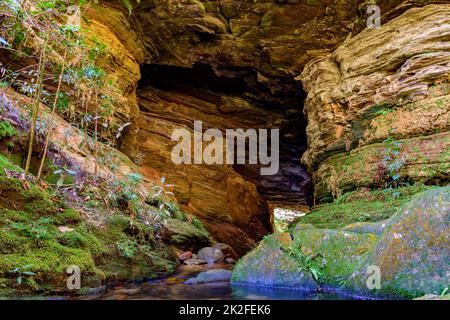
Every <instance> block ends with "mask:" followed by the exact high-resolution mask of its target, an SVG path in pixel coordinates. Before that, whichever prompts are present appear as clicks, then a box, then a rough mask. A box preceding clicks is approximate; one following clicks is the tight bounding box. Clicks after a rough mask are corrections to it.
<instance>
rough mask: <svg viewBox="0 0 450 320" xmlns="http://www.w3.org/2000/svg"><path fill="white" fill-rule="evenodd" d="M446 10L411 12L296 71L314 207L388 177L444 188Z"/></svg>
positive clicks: (449, 68) (449, 69)
mask: <svg viewBox="0 0 450 320" xmlns="http://www.w3.org/2000/svg"><path fill="white" fill-rule="evenodd" d="M449 13H450V7H449V6H448V5H429V6H426V7H424V8H415V9H411V10H409V11H407V12H405V13H404V14H403V15H401V16H399V17H398V18H396V19H394V20H392V21H390V22H388V23H386V24H385V25H383V26H382V28H380V29H377V30H369V29H367V30H364V31H363V32H361V33H360V34H358V35H357V36H355V37H353V38H352V39H350V40H348V41H346V42H345V43H344V44H343V45H342V46H340V47H339V48H338V49H337V50H336V51H335V52H334V53H333V54H331V55H327V56H324V57H320V58H317V59H314V60H313V61H311V62H310V63H309V64H308V65H307V66H306V67H305V70H304V72H303V73H302V75H301V76H300V77H299V79H301V80H302V83H303V85H304V87H305V90H306V91H308V97H307V100H306V104H305V114H306V116H307V121H308V127H307V134H308V150H307V151H306V153H305V154H304V155H303V162H304V163H305V164H307V166H308V168H309V170H310V171H311V172H313V183H314V186H315V199H316V201H317V202H321V201H327V200H328V201H329V200H330V199H331V196H332V195H333V196H335V197H336V196H338V195H339V194H342V193H343V192H346V191H349V190H353V189H355V188H358V187H380V186H383V185H384V184H385V183H386V182H392V179H393V178H394V179H398V178H400V177H401V179H403V180H405V181H421V182H430V181H433V182H437V181H448V179H449V175H448V173H449V172H450V167H449V159H450V158H449V154H448V150H449V145H448V137H449V133H448V130H449V125H450V109H449V106H450V96H449V88H450V87H449V74H450V64H449V63H450V55H449V54H450V41H449V38H448V36H447V35H448V33H449V32H450V29H449V28H448V26H449V23H448V22H449V17H450V14H449ZM424 30H426V32H424Z"/></svg>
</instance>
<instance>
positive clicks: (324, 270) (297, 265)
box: [233, 187, 450, 298]
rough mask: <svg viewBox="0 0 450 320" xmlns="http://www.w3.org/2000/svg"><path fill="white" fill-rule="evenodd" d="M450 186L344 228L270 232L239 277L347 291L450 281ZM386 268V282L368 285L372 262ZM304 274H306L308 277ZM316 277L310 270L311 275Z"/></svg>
mask: <svg viewBox="0 0 450 320" xmlns="http://www.w3.org/2000/svg"><path fill="white" fill-rule="evenodd" d="M449 214H450V187H442V188H435V189H432V190H428V191H425V192H421V193H419V194H417V195H415V196H413V197H412V200H411V201H409V202H408V203H407V204H405V205H404V206H403V207H401V208H400V209H399V210H398V211H397V213H396V214H395V215H393V216H392V217H391V218H389V219H387V220H384V221H381V222H379V223H357V224H353V225H350V226H347V227H345V228H343V229H341V230H330V229H318V228H315V227H314V226H311V225H304V224H298V226H296V227H294V228H293V229H292V233H291V235H290V236H291V237H292V238H293V241H289V240H290V236H289V234H284V237H280V235H271V236H269V237H267V238H266V239H265V240H264V241H262V242H261V243H260V244H259V246H258V247H257V248H256V249H254V250H253V251H251V252H250V253H249V254H247V255H246V256H244V257H243V258H242V259H241V260H240V261H239V262H238V264H237V265H236V267H235V269H234V272H233V283H234V284H236V285H248V284H250V285H256V286H270V287H290V288H295V289H305V288H310V289H311V288H312V287H313V286H310V284H311V283H310V282H308V281H305V279H308V276H311V275H312V276H313V277H314V278H315V279H316V280H317V282H318V285H320V286H323V287H324V288H328V289H330V288H331V289H332V290H336V289H338V288H339V289H340V290H344V291H346V292H348V293H349V294H358V295H361V294H362V295H374V296H380V295H381V296H402V297H411V298H414V297H419V296H421V295H424V294H426V293H431V294H441V293H442V292H444V290H445V288H447V287H448V283H449V280H450V269H449V267H448V261H449V258H450V250H449V249H448V244H449V240H450V239H449V235H448V230H449V223H450V219H449ZM370 266H378V267H379V268H380V270H381V288H380V289H373V290H369V289H368V286H367V283H366V282H367V280H368V279H369V276H370V275H372V273H370V274H368V273H367V271H368V267H370ZM305 277H306V278H305ZM310 280H312V278H311V279H310Z"/></svg>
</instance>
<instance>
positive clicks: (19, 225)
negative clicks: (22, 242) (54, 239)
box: [11, 221, 51, 241]
mask: <svg viewBox="0 0 450 320" xmlns="http://www.w3.org/2000/svg"><path fill="white" fill-rule="evenodd" d="M38 222H45V221H38ZM38 222H33V223H31V224H27V223H23V222H15V223H13V224H11V228H12V229H15V230H17V231H18V232H19V233H20V234H21V235H23V236H25V237H29V238H32V239H34V240H37V241H40V240H45V239H49V238H50V237H51V234H50V232H49V230H48V227H47V226H45V225H44V224H41V223H38Z"/></svg>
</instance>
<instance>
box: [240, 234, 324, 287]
mask: <svg viewBox="0 0 450 320" xmlns="http://www.w3.org/2000/svg"><path fill="white" fill-rule="evenodd" d="M283 239H284V240H286V241H284V240H283ZM288 239H289V240H291V239H290V237H289V234H287V236H285V235H281V236H280V235H272V236H269V237H267V238H266V239H264V240H263V241H261V243H260V244H259V245H258V247H257V248H255V249H254V250H253V251H251V252H250V253H248V254H247V255H245V256H244V257H243V258H241V260H239V261H238V263H237V264H236V266H235V267H234V269H233V278H232V284H233V285H234V286H246V285H251V286H259V287H269V288H277V287H278V288H295V289H297V290H302V291H306V292H312V291H314V290H316V288H317V285H316V282H315V281H314V279H313V277H312V276H311V275H310V274H309V273H305V272H303V271H302V270H301V269H300V268H299V265H298V263H297V261H296V260H295V259H294V258H293V257H291V256H290V255H288V254H287V252H286V251H287V250H289V247H290V242H289V240H288Z"/></svg>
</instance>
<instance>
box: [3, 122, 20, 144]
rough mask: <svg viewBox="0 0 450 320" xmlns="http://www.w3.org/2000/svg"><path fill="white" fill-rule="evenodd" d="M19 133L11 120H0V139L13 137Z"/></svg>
mask: <svg viewBox="0 0 450 320" xmlns="http://www.w3.org/2000/svg"><path fill="white" fill-rule="evenodd" d="M16 135H17V131H16V129H14V127H13V126H12V125H11V122H9V121H6V120H2V121H0V140H2V139H5V138H11V137H13V136H16Z"/></svg>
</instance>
